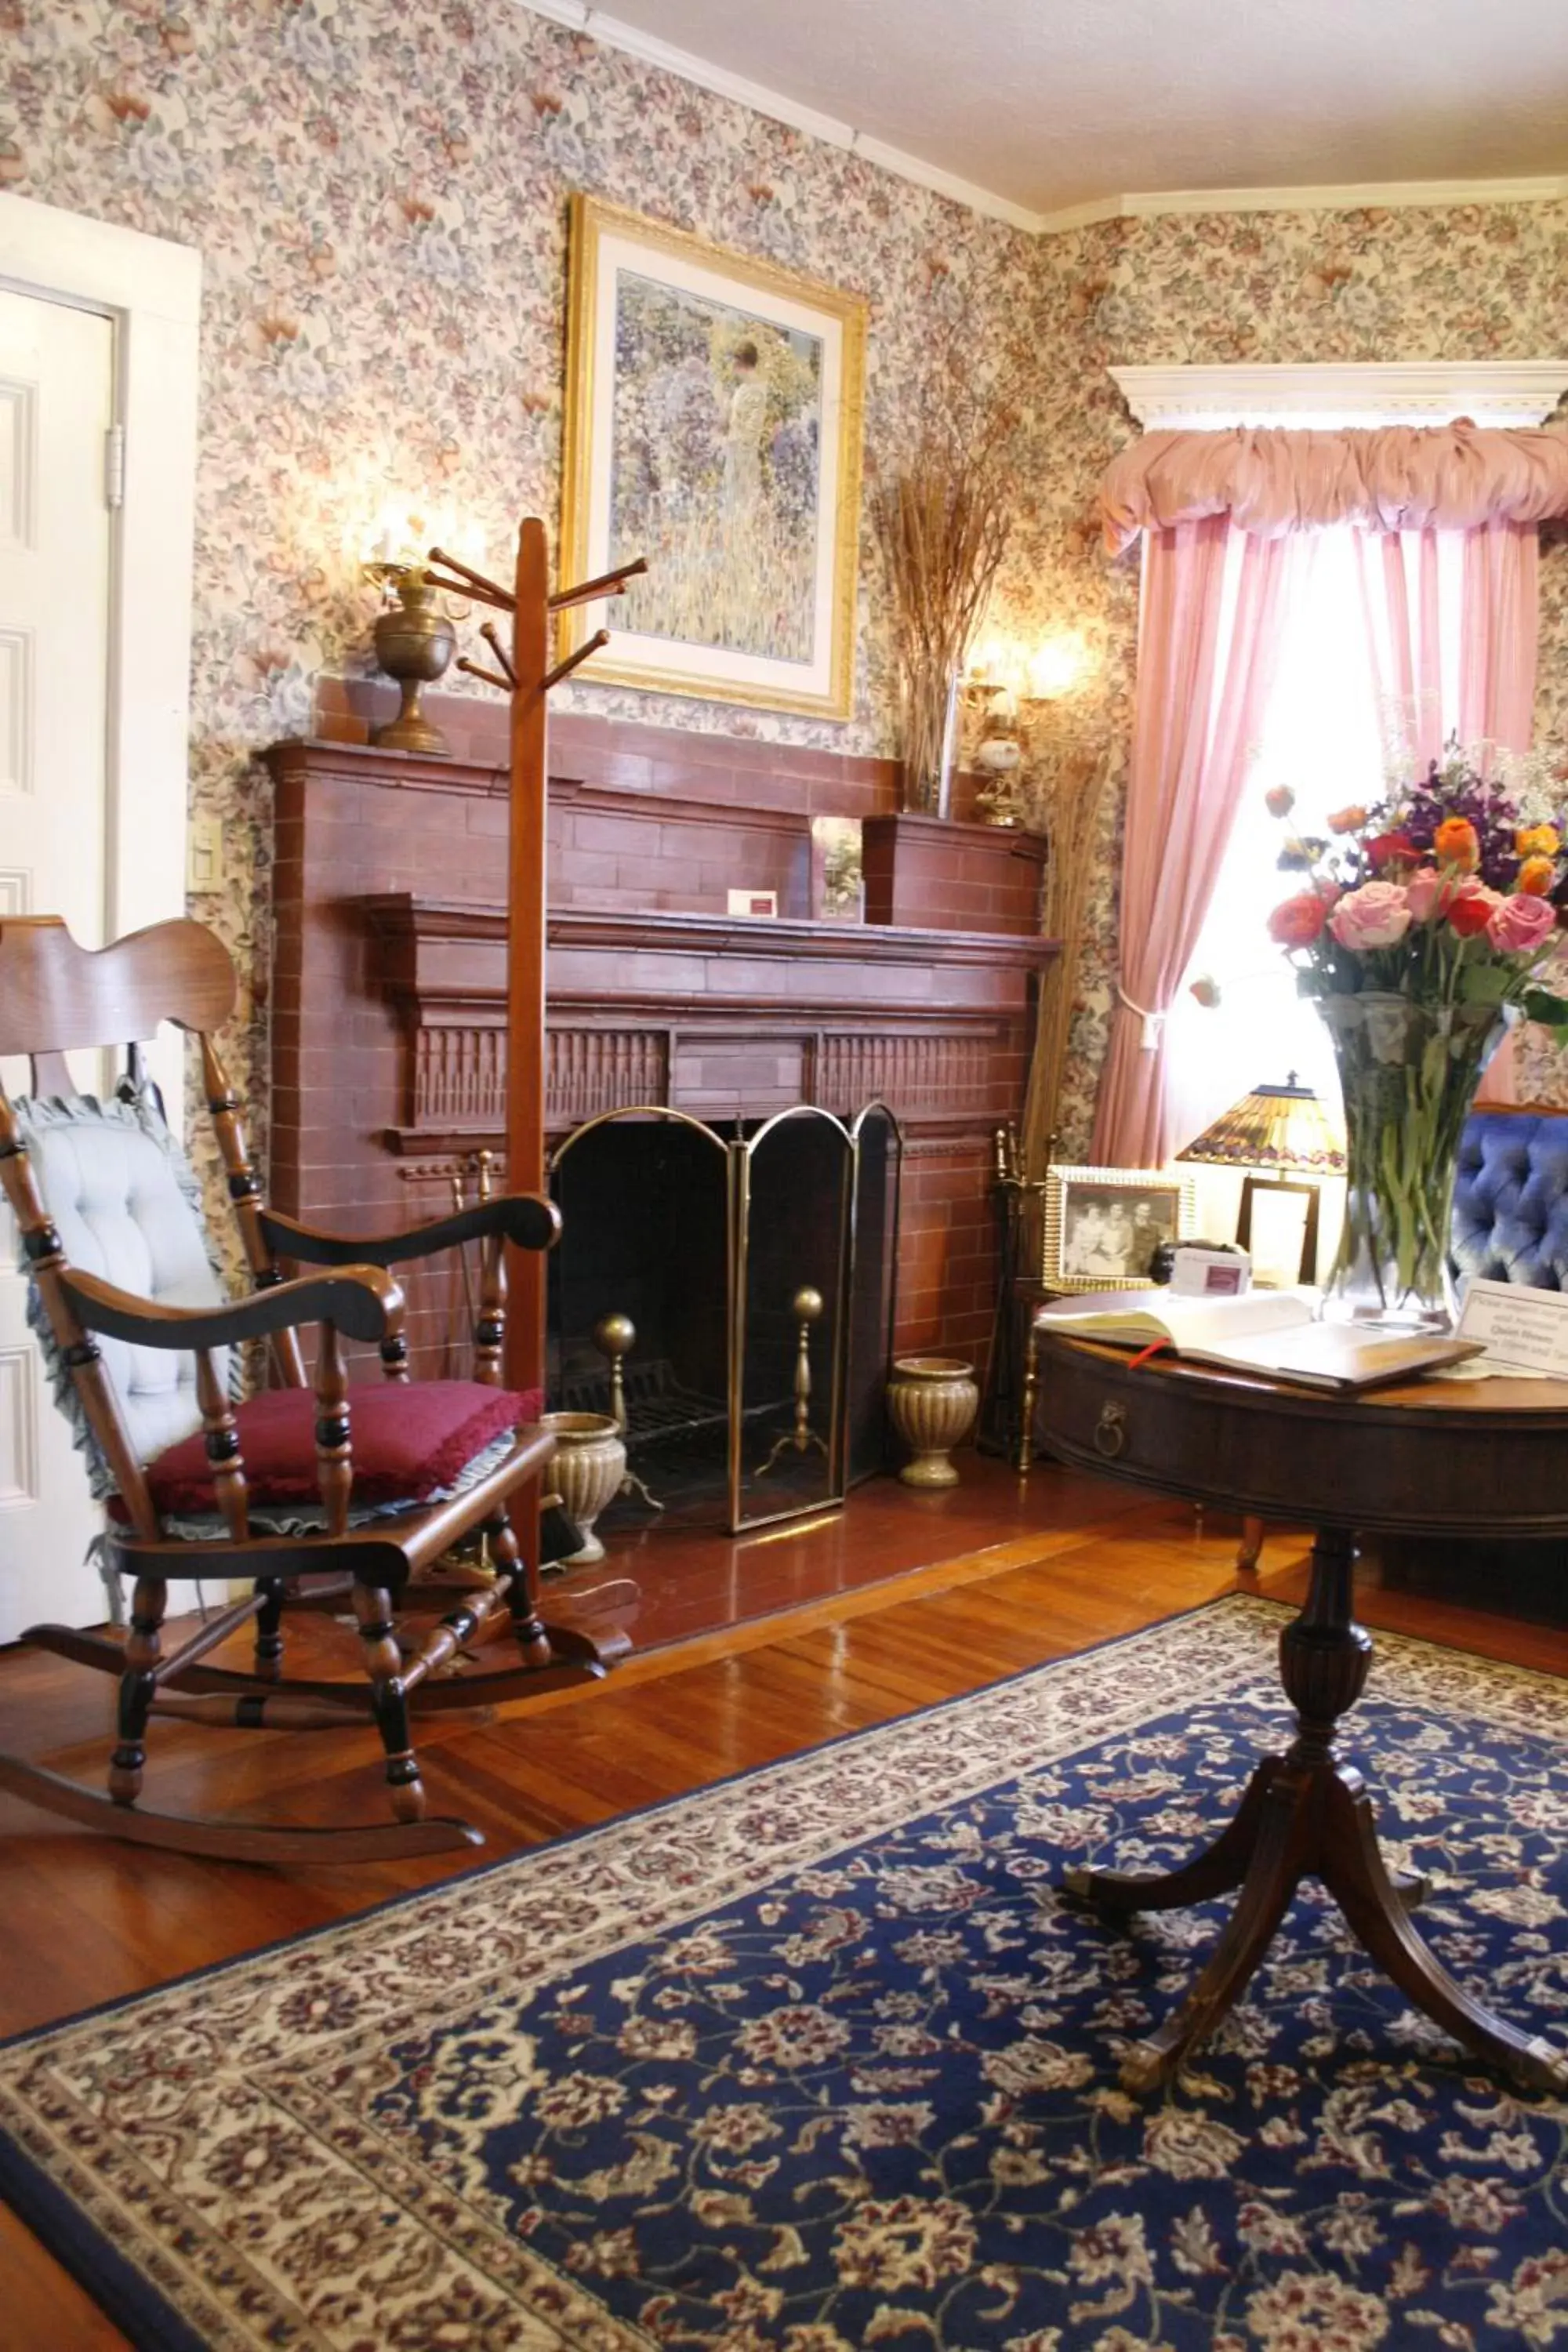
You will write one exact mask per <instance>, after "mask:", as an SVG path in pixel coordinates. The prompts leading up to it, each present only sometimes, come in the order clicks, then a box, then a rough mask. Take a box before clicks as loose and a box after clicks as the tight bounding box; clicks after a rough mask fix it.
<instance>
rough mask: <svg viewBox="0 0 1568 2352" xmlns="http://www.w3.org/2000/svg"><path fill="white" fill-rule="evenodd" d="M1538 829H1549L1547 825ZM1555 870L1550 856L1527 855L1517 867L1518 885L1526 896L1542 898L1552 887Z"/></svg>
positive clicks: (1546, 830) (1554, 864)
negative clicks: (1518, 867)
mask: <svg viewBox="0 0 1568 2352" xmlns="http://www.w3.org/2000/svg"><path fill="white" fill-rule="evenodd" d="M1540 829H1541V831H1542V833H1546V832H1549V831H1550V830H1551V828H1550V827H1549V826H1547V825H1542V827H1541V828H1540ZM1556 871H1557V866H1556V861H1555V860H1554V859H1552V858H1550V857H1527V858H1526V859H1525V861H1524V864H1523V865H1522V866H1521V867H1520V869H1519V887H1520V888H1521V890H1522V891H1523V892H1524V894H1525V896H1526V897H1527V898H1545V897H1546V895H1547V893H1548V891H1550V889H1551V887H1552V877H1553V875H1554V874H1555V873H1556Z"/></svg>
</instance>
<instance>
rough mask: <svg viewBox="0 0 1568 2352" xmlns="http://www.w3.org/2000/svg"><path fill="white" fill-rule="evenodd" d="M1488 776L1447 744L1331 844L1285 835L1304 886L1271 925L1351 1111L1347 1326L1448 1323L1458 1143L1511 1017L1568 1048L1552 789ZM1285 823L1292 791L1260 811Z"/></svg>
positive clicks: (1355, 810)
mask: <svg viewBox="0 0 1568 2352" xmlns="http://www.w3.org/2000/svg"><path fill="white" fill-rule="evenodd" d="M1517 773H1518V772H1517V771H1516V772H1509V771H1506V770H1505V771H1503V772H1500V773H1499V774H1497V775H1495V776H1488V775H1487V774H1485V773H1483V772H1482V771H1481V769H1480V767H1479V763H1478V761H1477V760H1476V758H1475V757H1474V755H1472V754H1471V753H1468V752H1467V751H1462V750H1460V749H1459V748H1458V746H1457V745H1453V744H1451V745H1450V746H1449V747H1448V751H1447V755H1446V757H1445V759H1444V760H1443V761H1442V762H1441V763H1439V762H1437V761H1433V763H1432V765H1431V767H1430V769H1429V770H1428V772H1427V773H1426V775H1425V776H1423V777H1422V778H1421V779H1420V781H1419V782H1415V783H1413V784H1405V785H1404V786H1399V785H1395V786H1394V789H1393V790H1392V791H1391V793H1390V794H1389V796H1388V797H1387V799H1385V800H1384V801H1382V802H1380V803H1378V804H1377V805H1376V806H1375V807H1371V808H1362V807H1352V808H1344V809H1341V810H1339V811H1338V812H1337V814H1334V815H1333V816H1331V817H1330V818H1329V819H1328V821H1327V822H1328V837H1326V838H1324V839H1313V838H1311V837H1310V836H1306V835H1301V834H1300V833H1298V832H1297V831H1296V830H1295V829H1294V827H1292V829H1291V831H1290V833H1289V837H1288V839H1287V843H1286V846H1285V849H1284V851H1283V852H1282V854H1281V856H1280V859H1279V863H1280V866H1282V867H1284V868H1285V869H1286V870H1287V871H1294V872H1297V873H1299V874H1300V875H1301V876H1302V877H1303V880H1302V887H1301V888H1300V890H1299V891H1298V892H1297V894H1296V895H1295V896H1294V897H1293V898H1287V899H1286V900H1285V901H1284V903H1283V905H1281V906H1279V907H1276V908H1275V909H1274V912H1273V913H1272V914H1271V915H1270V916H1269V918H1268V930H1269V935H1270V937H1271V938H1272V939H1273V940H1275V941H1276V942H1277V943H1278V944H1279V946H1280V947H1282V948H1284V949H1285V950H1286V951H1287V953H1288V954H1289V956H1290V958H1291V960H1292V961H1293V962H1294V963H1295V966H1296V971H1297V986H1298V988H1299V989H1300V992H1301V993H1302V995H1304V996H1307V997H1310V999H1311V1001H1312V1002H1313V1003H1314V1004H1315V1005H1316V1006H1317V1009H1318V1011H1319V1013H1321V1016H1322V1018H1323V1020H1324V1021H1325V1022H1326V1023H1327V1024H1328V1027H1329V1031H1330V1034H1331V1038H1332V1041H1333V1046H1334V1054H1335V1058H1336V1060H1337V1062H1338V1064H1339V1072H1340V1084H1341V1087H1342V1092H1343V1096H1344V1112H1345V1132H1346V1142H1347V1187H1346V1208H1345V1225H1344V1234H1343V1237H1342V1242H1341V1244H1340V1255H1339V1259H1338V1262H1337V1264H1336V1266H1335V1269H1334V1273H1333V1276H1332V1278H1331V1299H1332V1300H1334V1301H1337V1303H1338V1304H1339V1305H1340V1306H1341V1307H1342V1309H1344V1310H1348V1311H1350V1312H1351V1313H1353V1314H1357V1315H1370V1316H1379V1317H1383V1318H1394V1319H1399V1320H1405V1321H1413V1322H1416V1323H1421V1324H1426V1325H1432V1324H1444V1323H1447V1322H1449V1321H1451V1319H1452V1317H1453V1312H1454V1298H1453V1289H1452V1281H1451V1277H1450V1274H1449V1267H1448V1227H1449V1221H1450V1218H1451V1216H1452V1213H1453V1198H1454V1171H1455V1167H1456V1164H1457V1161H1458V1149H1459V1137H1460V1133H1461V1130H1462V1129H1463V1127H1464V1123H1465V1118H1466V1117H1467V1114H1468V1110H1469V1108H1470V1101H1471V1097H1473V1095H1474V1093H1475V1090H1476V1087H1477V1086H1478V1084H1479V1080H1480V1076H1481V1073H1482V1071H1483V1070H1484V1069H1485V1067H1486V1065H1487V1062H1488V1060H1489V1057H1490V1055H1491V1053H1492V1050H1493V1048H1494V1047H1495V1046H1496V1045H1497V1044H1498V1041H1499V1039H1500V1037H1501V1035H1502V1030H1503V1024H1504V1021H1505V1019H1506V1018H1507V1017H1508V1016H1509V1015H1510V1013H1513V1014H1514V1016H1515V1017H1522V1018H1523V1019H1525V1020H1528V1021H1540V1022H1543V1023H1545V1024H1548V1025H1549V1026H1550V1027H1552V1030H1553V1031H1554V1032H1555V1033H1556V1034H1557V1040H1558V1042H1559V1043H1560V1044H1563V1043H1568V1001H1565V1000H1564V999H1563V997H1562V996H1560V995H1558V994H1556V993H1555V992H1553V991H1552V990H1551V989H1549V988H1546V987H1543V986H1542V980H1541V972H1542V965H1543V964H1544V963H1545V962H1546V961H1547V960H1548V958H1549V957H1550V956H1551V955H1552V950H1553V949H1554V947H1555V946H1556V944H1557V943H1558V939H1559V922H1560V915H1559V900H1560V898H1563V897H1565V896H1568V867H1565V866H1564V862H1563V837H1564V827H1563V821H1562V817H1561V814H1560V812H1559V811H1558V810H1557V808H1556V807H1555V806H1554V805H1553V803H1552V798H1551V794H1550V791H1549V789H1546V788H1543V787H1542V785H1540V784H1539V783H1537V782H1519V781H1515V780H1514V777H1515V776H1516V775H1517ZM1266 797H1267V800H1268V807H1269V809H1270V811H1271V813H1272V814H1274V815H1276V816H1278V817H1280V818H1282V819H1284V820H1286V821H1287V822H1289V819H1290V816H1291V812H1292V810H1293V808H1294V805H1295V796H1294V794H1293V793H1290V792H1289V790H1288V789H1284V788H1280V789H1278V790H1276V791H1274V792H1272V793H1268V795H1267V796H1266Z"/></svg>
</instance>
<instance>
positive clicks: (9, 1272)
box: [0, 291, 114, 1642]
mask: <svg viewBox="0 0 1568 2352" xmlns="http://www.w3.org/2000/svg"><path fill="white" fill-rule="evenodd" d="M113 397H114V346H113V330H112V328H111V327H110V322H109V320H107V319H103V318H100V317H98V316H97V315H96V314H94V313H93V312H90V311H87V310H73V309H71V308H70V307H68V305H66V304H64V303H58V302H47V301H41V300H38V299H35V298H34V297H32V296H30V295H23V294H11V293H5V292H3V291H0V916H3V915H6V914H13V915H15V914H51V915H63V916H64V918H65V919H66V921H67V922H68V924H69V926H70V928H71V930H72V932H73V933H74V934H75V936H76V937H77V938H78V939H79V940H81V941H82V942H83V943H84V945H87V946H91V947H97V946H100V945H101V944H102V938H103V908H104V873H105V855H106V837H107V824H106V805H105V794H106V781H105V779H106V748H107V726H108V688H109V616H110V554H111V539H110V531H111V522H112V518H111V516H110V511H109V509H108V506H107V503H106V501H105V497H104V446H105V436H106V435H107V433H108V430H109V426H110V423H111V421H112V418H113ZM72 1070H73V1075H74V1076H75V1078H76V1081H77V1083H78V1084H79V1085H82V1086H87V1087H95V1086H98V1085H100V1084H101V1082H102V1078H101V1071H100V1066H99V1060H98V1057H97V1056H96V1055H73V1056H72ZM0 1076H4V1080H5V1086H6V1088H7V1090H16V1091H18V1092H21V1091H25V1090H26V1083H27V1076H26V1066H25V1065H19V1064H14V1063H6V1064H5V1066H4V1067H3V1069H0ZM15 1267H16V1232H15V1228H14V1224H13V1222H12V1219H11V1218H10V1216H9V1214H8V1213H5V1212H4V1211H3V1210H0V1642H3V1641H11V1640H14V1639H15V1637H16V1634H17V1633H20V1632H21V1631H22V1630H23V1628H24V1627H25V1626H26V1625H28V1624H31V1623H33V1622H36V1621H37V1619H39V1618H46V1617H47V1618H51V1619H53V1620H55V1621H56V1622H66V1623H70V1624H91V1623H95V1622H98V1621H99V1620H100V1619H101V1617H102V1616H103V1613H104V1603H103V1588H102V1586H101V1584H100V1581H99V1579H98V1576H97V1573H96V1571H95V1570H93V1569H92V1568H90V1567H89V1566H87V1565H86V1563H85V1561H84V1559H83V1554H84V1553H85V1551H86V1549H87V1546H88V1543H89V1540H90V1538H91V1537H92V1536H93V1535H94V1534H95V1533H96V1532H97V1530H98V1528H99V1526H100V1523H101V1521H100V1513H99V1511H98V1509H97V1507H95V1506H94V1504H93V1503H92V1502H91V1500H90V1498H89V1495H88V1491H87V1483H86V1479H85V1476H84V1475H83V1470H82V1465H81V1460H80V1457H79V1455H78V1454H76V1453H75V1452H74V1450H73V1448H72V1445H71V1437H70V1430H69V1428H68V1424H67V1423H66V1421H65V1419H64V1417H63V1415H62V1414H61V1413H59V1412H58V1411H57V1410H56V1407H55V1404H54V1401H53V1399H52V1398H51V1397H50V1395H49V1393H48V1388H47V1382H46V1381H45V1379H44V1376H43V1363H42V1359H41V1357H40V1355H39V1353H38V1349H37V1342H36V1341H35V1340H34V1339H33V1336H32V1333H31V1332H30V1331H29V1330H28V1328H27V1326H26V1283H25V1282H24V1281H23V1280H22V1278H21V1277H20V1276H18V1275H17V1274H16V1271H15Z"/></svg>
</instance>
